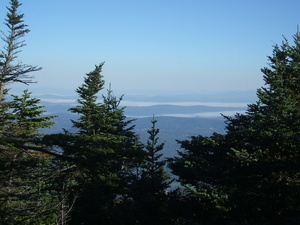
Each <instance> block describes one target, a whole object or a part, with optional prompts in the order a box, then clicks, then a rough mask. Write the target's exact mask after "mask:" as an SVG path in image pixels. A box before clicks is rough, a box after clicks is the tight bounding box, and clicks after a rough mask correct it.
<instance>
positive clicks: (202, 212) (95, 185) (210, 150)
mask: <svg viewBox="0 0 300 225" xmlns="http://www.w3.org/2000/svg"><path fill="white" fill-rule="evenodd" d="M21 5H22V4H21V3H20V2H19V1H18V0H10V2H9V6H8V7H7V10H8V12H7V17H6V19H5V23H4V24H5V25H6V28H7V32H2V41H3V43H4V47H3V48H2V50H1V52H0V171H1V172H0V224H3V225H13V224H30V225H35V224H36V225H41V224H45V225H46V224H56V225H66V224H70V225H83V224H88V225H97V224H118V225H120V224H123V225H127V224H130V225H134V224H136V225H148V224H149V225H150V224H151V225H152V224H158V225H159V224H162V225H163V224H164V225H165V224H174V225H192V224H193V225H196V224H199V225H200V224H204V225H210V224H228V225H235V224H236V225H237V224H251V225H268V224H270V225H271V224H272V225H273V224H288V225H290V224H294V225H296V224H299V223H300V216H299V215H300V168H299V167H300V154H299V153H300V33H299V32H297V33H296V34H295V35H294V36H293V44H290V43H289V41H288V40H287V39H285V38H284V40H283V42H282V44H281V45H275V46H274V49H273V53H272V55H271V56H269V57H268V60H269V64H268V67H265V68H263V69H262V70H261V71H262V73H263V79H264V81H265V86H264V87H262V88H260V89H258V90H257V97H258V100H257V102H255V103H253V104H249V105H248V108H247V111H246V112H245V113H244V114H236V115H235V116H234V117H227V116H224V120H225V122H226V133H225V134H218V133H214V134H213V135H212V136H209V137H206V136H201V135H199V136H192V137H190V138H189V139H187V140H178V143H179V144H180V145H181V149H180V150H179V151H178V155H177V156H176V157H173V158H169V159H164V158H163V156H162V154H161V151H162V150H163V148H164V143H163V142H161V141H160V140H159V128H157V120H156V119H155V117H153V119H152V121H151V128H150V129H149V130H148V140H147V141H146V143H142V142H141V141H140V140H139V135H138V134H136V133H135V132H134V120H129V119H127V118H126V116H125V115H124V108H123V107H120V102H121V101H122V96H121V97H120V98H118V97H116V96H115V95H114V94H113V91H112V90H111V88H109V89H108V90H107V91H106V93H104V94H103V93H102V92H103V91H104V92H105V90H104V83H105V82H104V79H103V75H102V67H103V66H104V63H100V64H98V65H95V67H94V69H93V70H92V71H91V72H89V73H87V74H86V75H85V76H84V82H83V84H82V85H81V86H79V87H78V88H77V89H76V93H77V94H78V100H77V105H76V106H74V107H71V108H70V109H69V111H70V112H71V113H75V114H77V115H79V118H78V119H76V120H72V124H73V127H74V128H76V129H74V130H75V131H73V132H70V131H68V130H63V131H62V132H61V133H57V134H51V135H50V134H48V135H46V134H43V133H41V128H50V129H51V126H52V125H53V124H54V123H53V122H52V121H51V120H52V119H53V118H54V117H55V116H46V115H45V113H46V110H45V108H44V106H41V105H40V99H37V98H33V97H31V92H30V91H29V90H27V89H26V90H24V92H23V93H22V94H21V95H20V96H17V95H11V96H12V100H8V99H10V98H8V96H10V90H9V88H8V87H9V85H10V84H12V83H16V82H19V83H24V84H30V83H32V82H34V81H33V76H32V75H31V74H32V73H33V72H35V71H39V70H41V67H38V66H31V65H28V64H23V63H21V62H18V61H17V59H18V53H19V52H20V51H21V49H22V47H24V46H25V43H24V36H25V35H26V34H27V33H28V32H29V29H28V28H27V25H26V24H25V23H24V21H23V19H24V15H23V14H22V13H20V12H19V7H20V6H21ZM100 94H101V95H100ZM99 100H100V101H99ZM174 151H175V150H174ZM166 167H169V169H170V171H171V172H170V174H168V173H167V172H166ZM175 180H176V181H177V182H179V184H180V185H179V186H178V187H176V188H170V187H171V185H172V183H173V182H174V181H175Z"/></svg>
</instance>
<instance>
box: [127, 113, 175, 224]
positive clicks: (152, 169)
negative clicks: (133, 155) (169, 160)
mask: <svg viewBox="0 0 300 225" xmlns="http://www.w3.org/2000/svg"><path fill="white" fill-rule="evenodd" d="M151 123H152V126H151V128H150V129H149V130H148V131H147V132H148V134H149V138H148V140H147V142H146V144H144V146H143V147H144V150H143V153H144V154H143V158H142V159H143V160H142V161H141V163H140V166H139V168H138V171H137V172H138V173H139V174H138V175H137V176H136V179H135V181H134V185H133V188H132V190H131V191H132V194H131V196H132V197H133V201H134V204H135V210H136V212H135V213H136V222H137V223H136V224H144V225H146V224H170V222H171V218H170V215H169V214H168V196H167V189H168V188H169V186H170V183H171V181H170V177H169V176H168V174H167V172H166V171H165V165H166V160H165V159H163V158H162V156H163V154H162V150H163V148H164V144H165V143H159V137H158V134H159V129H158V128H157V127H156V123H157V120H155V119H154V117H153V119H152V121H151Z"/></svg>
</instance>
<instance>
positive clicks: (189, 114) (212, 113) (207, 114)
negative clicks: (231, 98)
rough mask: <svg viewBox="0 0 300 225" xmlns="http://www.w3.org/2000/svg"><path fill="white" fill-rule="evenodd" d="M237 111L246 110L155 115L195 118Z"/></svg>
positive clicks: (228, 114)
mask: <svg viewBox="0 0 300 225" xmlns="http://www.w3.org/2000/svg"><path fill="white" fill-rule="evenodd" d="M236 113H245V110H240V111H222V112H203V113H187V114H184V113H182V114H177V113H169V114H156V115H155V116H156V117H157V116H173V117H183V118H193V117H221V116H222V115H221V114H223V115H225V116H234V115H235V114H236ZM126 116H127V117H134V118H147V117H152V116H153V115H146V116H132V115H126Z"/></svg>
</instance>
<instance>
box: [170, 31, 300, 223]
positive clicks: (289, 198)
mask: <svg viewBox="0 0 300 225" xmlns="http://www.w3.org/2000/svg"><path fill="white" fill-rule="evenodd" d="M269 61H270V63H269V67H266V68H263V69H262V72H263V73H264V80H265V83H266V85H265V86H264V87H262V88H261V89H258V91H257V96H258V101H257V102H256V103H255V104H251V105H249V107H248V110H247V111H246V113H245V114H237V115H236V116H235V117H233V118H230V117H225V118H226V123H227V134H226V135H224V136H222V135H221V136H219V135H214V136H212V137H201V136H199V137H192V139H191V140H186V141H181V142H180V143H181V145H182V148H184V149H185V150H184V152H182V153H180V157H177V158H175V159H174V161H173V162H172V163H171V164H170V166H171V168H172V170H173V172H174V174H175V175H178V176H179V180H180V181H181V183H182V184H183V185H184V186H188V187H189V191H188V193H189V195H191V196H193V197H194V199H195V200H196V201H194V203H195V204H196V205H198V206H201V207H202V209H204V211H203V212H204V213H205V209H206V210H208V211H207V212H208V215H211V212H214V211H215V213H214V214H215V216H213V215H211V217H210V218H209V219H208V221H206V222H207V223H211V222H212V220H211V218H213V222H214V223H216V221H215V220H216V219H217V222H218V223H222V224H299V223H300V217H299V215H300V207H299V206H300V141H299V140H300V33H296V34H295V35H294V45H290V44H289V42H288V40H287V39H284V41H283V43H282V45H281V46H278V45H276V46H274V50H273V55H272V56H270V57H269ZM212 208H213V209H214V210H213V211H212V210H211V209H212ZM200 214H201V213H199V212H195V211H194V214H193V215H199V216H200V217H201V219H203V218H205V217H203V216H202V215H200ZM206 218H207V217H206ZM192 219H195V218H192ZM194 221H200V219H199V220H198V219H196V220H194Z"/></svg>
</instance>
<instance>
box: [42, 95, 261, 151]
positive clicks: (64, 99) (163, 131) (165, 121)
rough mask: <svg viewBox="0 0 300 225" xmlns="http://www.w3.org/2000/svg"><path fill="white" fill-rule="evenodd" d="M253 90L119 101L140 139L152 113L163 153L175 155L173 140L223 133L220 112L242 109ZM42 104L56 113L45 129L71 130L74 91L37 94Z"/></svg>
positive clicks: (52, 131) (252, 96) (50, 131)
mask: <svg viewBox="0 0 300 225" xmlns="http://www.w3.org/2000/svg"><path fill="white" fill-rule="evenodd" d="M254 93H255V92H243V93H242V94H241V93H237V92H236V93H233V92H232V93H231V92H230V93H225V94H224V93H223V94H210V95H178V96H175V95H174V96H173V95H172V96H171V95H170V96H159V95H149V96H136V95H130V96H127V97H124V100H123V101H122V102H121V103H122V106H126V107H125V115H126V116H127V118H128V119H135V121H134V125H135V129H136V130H135V131H136V132H137V134H139V135H140V138H141V141H143V142H146V140H147V138H148V134H147V129H149V128H150V127H151V119H152V116H153V115H155V119H156V120H158V122H157V127H158V128H159V129H160V133H159V140H160V141H161V142H165V149H164V152H163V153H164V156H166V157H172V156H174V155H176V150H177V149H179V147H180V146H179V145H178V144H177V142H176V140H185V139H188V138H189V137H191V136H196V135H203V136H210V135H212V134H213V133H214V132H217V133H224V132H225V130H224V129H225V123H224V119H223V117H222V116H221V113H224V114H225V115H227V116H233V115H234V114H235V113H236V112H239V113H243V112H244V111H245V110H246V108H247V104H249V103H252V102H254V99H255V98H254ZM36 97H38V98H40V99H41V104H42V105H44V106H46V108H45V109H46V110H47V112H48V113H47V114H50V115H58V117H57V118H54V119H53V121H55V122H56V124H55V125H54V126H53V128H52V129H45V130H43V132H45V133H59V132H62V131H63V128H64V129H66V130H69V131H72V129H73V128H72V123H71V121H70V119H73V120H76V119H77V118H78V115H75V114H71V113H70V112H68V109H69V108H70V107H72V106H74V105H76V98H77V97H76V96H74V95H56V94H51V95H38V96H36Z"/></svg>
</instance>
